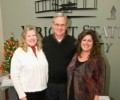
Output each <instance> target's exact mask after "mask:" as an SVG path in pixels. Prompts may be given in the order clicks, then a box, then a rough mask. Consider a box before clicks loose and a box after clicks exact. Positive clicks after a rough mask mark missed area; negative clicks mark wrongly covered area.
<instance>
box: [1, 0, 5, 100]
mask: <svg viewBox="0 0 120 100" xmlns="http://www.w3.org/2000/svg"><path fill="white" fill-rule="evenodd" d="M2 59H3V29H2V16H1V0H0V62H2ZM1 76H2V74H1V73H0V77H1ZM0 100H4V92H3V91H0Z"/></svg>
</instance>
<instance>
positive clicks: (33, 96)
mask: <svg viewBox="0 0 120 100" xmlns="http://www.w3.org/2000/svg"><path fill="white" fill-rule="evenodd" d="M45 92H46V91H45V90H44V91H40V92H26V95H27V100H45Z"/></svg>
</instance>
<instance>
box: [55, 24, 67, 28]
mask: <svg viewBox="0 0 120 100" xmlns="http://www.w3.org/2000/svg"><path fill="white" fill-rule="evenodd" d="M54 25H55V26H56V27H59V26H60V27H65V26H66V24H54Z"/></svg>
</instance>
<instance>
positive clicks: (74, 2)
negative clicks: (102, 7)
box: [35, 0, 97, 18]
mask: <svg viewBox="0 0 120 100" xmlns="http://www.w3.org/2000/svg"><path fill="white" fill-rule="evenodd" d="M85 10H87V11H89V10H97V0H39V1H35V13H47V12H64V13H69V14H70V13H71V14H70V16H68V18H80V17H81V18H85V17H88V18H89V17H96V16H95V15H79V14H80V11H85ZM73 11H79V13H77V14H78V15H74V16H73V15H72V12H73ZM37 18H53V16H38V17H37Z"/></svg>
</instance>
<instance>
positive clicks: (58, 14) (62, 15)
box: [52, 12, 68, 25]
mask: <svg viewBox="0 0 120 100" xmlns="http://www.w3.org/2000/svg"><path fill="white" fill-rule="evenodd" d="M57 17H64V18H65V21H66V25H68V18H67V16H66V15H65V14H64V13H61V12H59V13H56V15H55V16H54V17H53V21H52V22H53V23H54V20H55V19H56V18H57Z"/></svg>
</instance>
